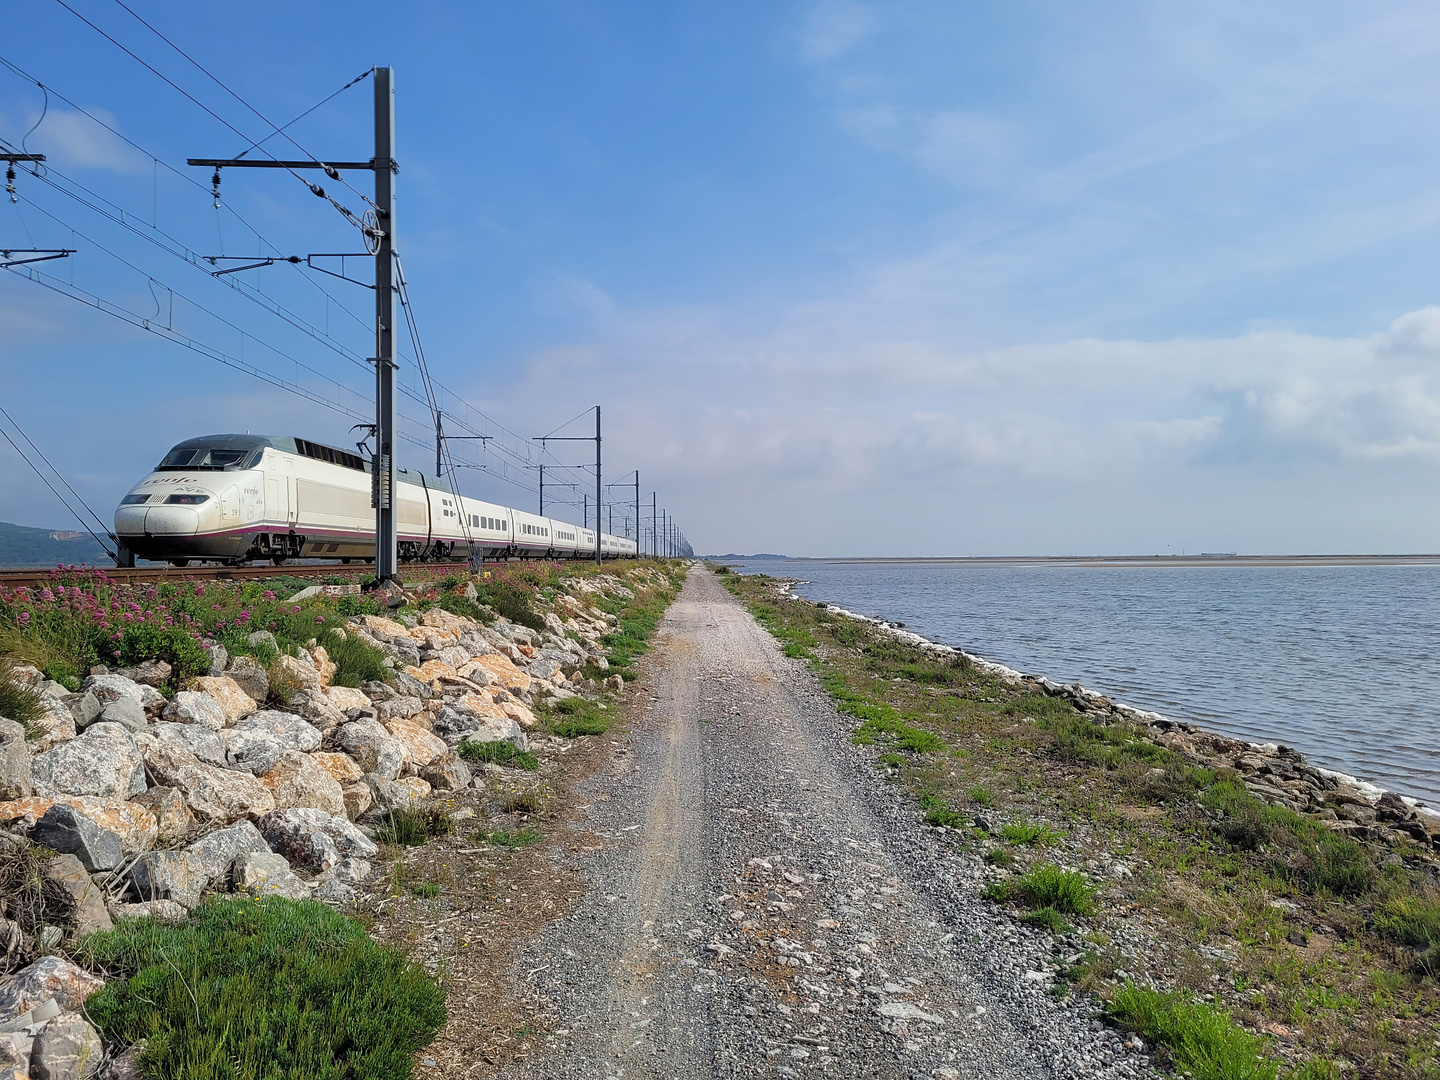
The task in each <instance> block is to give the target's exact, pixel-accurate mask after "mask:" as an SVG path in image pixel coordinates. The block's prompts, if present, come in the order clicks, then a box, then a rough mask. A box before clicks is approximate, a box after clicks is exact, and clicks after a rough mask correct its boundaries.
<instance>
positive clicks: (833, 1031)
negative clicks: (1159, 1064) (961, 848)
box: [506, 570, 1153, 1080]
mask: <svg viewBox="0 0 1440 1080" xmlns="http://www.w3.org/2000/svg"><path fill="white" fill-rule="evenodd" d="M650 668H651V685H652V686H654V687H655V688H656V689H655V691H654V697H653V700H652V702H651V707H650V709H649V711H648V713H647V714H646V715H644V716H642V717H640V718H639V719H638V720H637V721H636V722H635V723H634V724H633V725H632V726H631V729H630V731H629V733H628V752H627V753H624V754H622V755H621V756H619V757H618V758H617V764H616V765H615V766H614V767H613V768H611V769H608V770H606V771H604V772H602V773H601V774H599V775H598V776H596V777H595V778H594V779H593V780H592V781H591V782H590V783H589V785H588V798H589V799H590V801H591V809H590V811H589V812H588V813H587V814H585V815H583V817H584V818H585V820H586V823H587V825H588V826H589V828H590V830H591V832H592V834H593V835H595V836H597V837H599V838H600V843H601V850H599V851H598V852H595V853H593V855H592V856H590V857H587V858H586V860H585V862H584V863H583V864H582V869H583V871H584V872H585V874H586V875H587V876H588V878H589V879H590V881H591V882H592V883H593V885H594V888H593V889H592V891H591V892H590V893H589V894H588V895H587V896H586V897H585V898H583V899H582V900H581V901H580V902H579V904H578V905H577V906H576V907H575V909H574V910H573V911H572V912H571V913H570V914H568V915H567V916H565V917H564V918H562V919H559V920H556V921H555V922H554V923H551V924H550V926H548V927H547V928H546V930H545V931H544V932H543V933H542V934H541V935H539V936H538V937H537V938H536V939H535V941H534V942H533V943H532V946H531V947H530V949H529V950H528V952H527V955H526V956H525V958H524V959H523V961H522V966H523V970H522V971H520V972H518V973H517V978H520V979H523V980H525V981H526V985H527V986H528V987H529V988H530V990H531V992H532V993H535V994H537V995H538V996H539V997H540V999H541V1000H542V1001H543V1002H545V1007H546V1009H547V1011H548V1012H549V1014H550V1015H549V1026H550V1033H549V1036H548V1038H547V1039H546V1040H545V1043H546V1046H545V1048H544V1049H543V1050H541V1051H539V1052H538V1053H536V1054H534V1055H533V1056H531V1057H530V1058H529V1059H528V1060H526V1061H523V1062H521V1063H519V1064H517V1065H515V1066H513V1067H512V1068H511V1069H510V1070H509V1071H508V1072H507V1074H506V1075H508V1076H513V1077H517V1078H519V1077H525V1078H533V1077H615V1078H639V1077H656V1078H660V1077H665V1078H677V1080H678V1078H691V1077H752V1076H770V1077H775V1076H782V1077H796V1076H803V1075H822V1076H837V1077H860V1076H864V1077H897V1078H900V1077H903V1078H910V1077H938V1078H941V1080H951V1078H956V1077H977V1078H978V1077H986V1078H993V1077H1016V1078H1019V1077H1026V1078H1029V1077H1047V1076H1085V1077H1090V1076H1141V1075H1144V1076H1149V1075H1153V1073H1152V1071H1151V1069H1150V1067H1149V1064H1148V1062H1147V1061H1146V1059H1145V1058H1144V1057H1143V1055H1139V1054H1136V1053H1134V1052H1131V1051H1129V1050H1127V1049H1126V1048H1125V1047H1123V1046H1122V1045H1121V1042H1120V1039H1119V1038H1118V1037H1117V1036H1116V1035H1115V1034H1114V1033H1113V1032H1111V1031H1109V1030H1107V1029H1104V1028H1103V1027H1102V1026H1101V1025H1100V1024H1099V1023H1098V1022H1097V1021H1094V1020H1092V1019H1091V1018H1090V1017H1088V1016H1087V1015H1083V1014H1082V1013H1081V1012H1079V1011H1078V1010H1075V1009H1066V1008H1061V1007H1059V1006H1057V1005H1056V1004H1055V1003H1054V1002H1053V1000H1052V999H1051V997H1050V995H1049V993H1048V988H1049V985H1050V972H1051V971H1052V970H1053V966H1054V964H1055V962H1056V958H1055V956H1054V955H1053V953H1052V951H1051V950H1052V945H1051V941H1050V939H1049V938H1048V937H1047V936H1045V935H1043V934H1040V933H1032V932H1030V931H1028V930H1025V929H1023V928H1016V927H1015V926H1014V925H1013V924H1012V923H1011V922H1010V921H1009V920H1008V919H1006V918H1004V917H1002V916H1000V915H998V914H996V913H993V912H991V911H989V910H987V908H986V906H985V905H984V904H983V903H982V902H980V901H979V900H978V899H977V892H978V888H979V875H978V873H977V869H976V867H975V866H974V865H973V864H972V863H969V862H967V860H966V858H965V857H964V856H961V855H958V854H956V853H954V852H953V851H952V850H950V848H949V847H947V843H946V841H945V838H944V837H943V836H942V835H940V834H938V833H937V832H936V831H935V830H932V829H929V828H927V827H926V826H924V825H923V823H922V822H921V821H920V820H919V816H918V814H917V813H916V812H915V810H914V807H913V803H912V802H909V801H908V800H905V799H902V798H901V797H900V796H899V794H898V793H896V792H895V791H893V790H892V789H891V788H890V787H889V786H888V785H887V784H886V783H885V782H884V781H883V780H882V779H881V778H880V777H879V776H878V775H876V772H877V771H876V770H875V768H874V766H873V765H872V764H871V763H870V761H869V754H868V753H867V752H862V751H859V750H857V749H856V748H855V747H854V746H853V745H852V744H851V743H850V741H849V732H850V729H851V725H850V724H849V723H847V722H846V720H845V719H844V718H842V717H840V716H838V715H837V714H836V713H835V712H834V710H833V708H832V707H831V705H830V702H829V699H828V697H827V696H826V695H825V693H824V692H823V690H822V689H821V688H820V687H819V686H818V684H817V683H816V681H815V679H814V677H813V675H811V674H810V672H809V671H808V670H807V669H806V668H805V667H804V665H803V664H801V663H799V662H796V661H791V660H788V659H786V658H785V657H784V656H782V655H781V654H780V653H779V651H778V650H777V648H776V646H775V643H774V641H773V639H772V638H771V637H770V636H769V635H768V634H767V633H765V631H764V630H763V629H761V628H760V627H759V626H758V625H757V624H756V623H755V621H754V620H753V619H752V618H751V617H750V615H749V614H748V613H747V612H746V611H745V610H744V609H743V608H742V607H741V606H740V605H739V604H738V603H737V602H736V601H735V600H734V599H733V598H732V597H731V596H730V595H729V593H727V592H726V591H725V590H724V589H723V588H722V587H721V586H720V584H719V583H718V582H717V581H716V580H715V579H714V578H713V577H712V576H711V575H710V574H709V573H707V572H705V571H703V570H696V571H694V572H693V573H692V574H691V575H690V578H689V581H688V582H687V584H686V587H685V589H684V591H683V592H682V594H681V596H680V598H679V599H678V600H677V601H676V603H675V604H674V605H673V606H672V607H671V609H670V611H669V613H668V614H667V615H666V617H665V620H664V623H663V624H662V626H661V629H660V631H659V632H658V635H657V639H656V650H655V652H654V653H653V654H652V660H651V664H650Z"/></svg>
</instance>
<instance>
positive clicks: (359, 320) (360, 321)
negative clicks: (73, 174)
mask: <svg viewBox="0 0 1440 1080" xmlns="http://www.w3.org/2000/svg"><path fill="white" fill-rule="evenodd" d="M0 65H3V66H4V67H6V68H8V69H9V70H10V71H11V73H13V74H14V75H16V76H17V77H19V78H21V79H24V80H25V81H26V82H29V83H33V84H34V85H35V86H37V87H38V88H39V89H40V90H41V91H42V92H44V93H45V94H47V95H49V94H54V95H55V97H57V98H59V99H60V100H61V101H63V102H64V103H65V104H66V105H68V106H70V108H72V109H74V110H75V111H76V112H78V113H80V114H81V115H82V116H84V117H86V118H87V119H89V120H90V121H91V122H92V123H95V124H98V125H99V126H100V127H102V128H104V129H105V130H106V131H108V132H110V134H112V135H114V136H115V137H116V138H117V139H120V140H121V141H122V142H124V143H125V144H126V145H128V146H130V147H131V148H133V149H135V150H138V151H139V152H140V153H142V154H144V155H145V156H146V157H148V158H149V159H150V160H151V161H152V162H154V163H155V164H156V165H163V166H164V167H165V170H166V171H167V172H169V173H170V174H171V175H172V176H175V177H177V178H178V179H180V180H183V181H184V182H185V183H187V184H189V185H190V186H192V187H194V188H195V189H196V190H197V191H201V192H204V193H205V194H207V195H208V194H209V193H210V189H209V188H207V187H206V186H205V185H204V184H202V183H200V181H198V180H196V179H195V178H194V177H193V176H191V175H190V174H189V173H187V172H182V171H181V170H180V169H177V168H175V166H173V165H171V164H170V163H169V162H168V161H163V160H161V158H160V157H159V156H158V155H157V154H154V153H152V152H151V151H149V150H147V149H146V148H145V147H143V146H141V145H140V144H139V143H137V142H136V141H135V140H134V139H131V138H130V137H129V136H127V135H124V134H122V133H121V132H119V131H118V130H116V129H115V128H114V127H112V126H111V125H110V124H107V123H106V122H105V121H104V120H102V119H100V117H98V116H96V115H95V114H94V113H92V112H90V111H89V110H87V109H86V108H84V106H81V105H77V104H76V103H75V102H74V101H72V100H71V99H70V98H68V97H66V96H65V95H64V94H62V93H60V92H59V91H58V90H56V89H55V88H54V87H53V86H49V85H48V84H46V83H42V82H41V81H40V80H39V79H37V78H36V77H35V76H34V75H31V74H30V73H29V72H27V71H26V70H25V69H23V68H21V67H20V66H19V65H17V64H16V63H14V62H13V61H11V60H9V59H7V58H6V57H4V56H0ZM44 171H54V170H53V169H52V168H51V167H50V166H49V165H48V164H47V165H46V166H45V169H44ZM36 175H37V176H39V175H43V172H42V171H41V170H40V169H38V168H37V170H36ZM72 182H73V181H72ZM107 201H108V200H107ZM111 205H114V204H113V203H112V204H111ZM224 209H225V212H226V213H228V214H230V216H231V217H233V218H235V220H236V221H238V222H239V223H240V224H241V225H243V226H244V227H245V228H246V229H248V230H249V231H250V234H251V235H252V236H254V237H255V238H256V239H257V240H259V241H260V242H261V243H262V244H264V245H265V246H266V247H267V248H269V249H270V251H271V253H272V254H274V255H276V256H279V255H280V254H281V252H280V248H279V245H277V244H274V243H272V242H271V241H270V240H269V239H268V238H267V237H266V236H265V235H264V234H263V233H261V232H260V230H259V229H257V228H255V226H254V225H252V224H251V223H250V222H249V221H247V220H246V219H245V218H244V217H243V216H242V215H241V214H240V213H238V212H237V211H236V210H235V208H234V207H232V206H231V205H230V204H229V203H228V202H227V203H225V204H224ZM138 217H139V215H137V218H138ZM139 220H144V219H143V218H139ZM151 227H152V228H156V229H157V230H158V226H157V225H156V224H155V222H154V221H153V219H152V222H151ZM286 265H287V266H290V269H292V270H293V271H295V273H297V274H298V275H299V276H300V279H301V280H302V281H304V282H306V283H307V284H308V285H310V287H311V288H313V289H315V290H317V291H318V292H319V293H320V294H321V295H323V296H324V297H325V298H326V299H327V300H328V301H329V302H330V303H333V304H334V305H335V306H336V307H337V308H338V309H339V310H340V311H342V312H344V313H345V314H346V315H348V316H350V318H351V319H353V320H354V321H355V323H356V325H358V326H360V327H362V328H364V329H366V330H369V331H371V332H373V331H374V324H373V322H372V321H370V320H367V319H366V318H365V317H364V316H362V315H360V314H358V313H357V312H355V311H354V310H353V309H352V308H351V307H350V306H349V305H348V304H346V303H345V302H344V301H343V300H341V299H340V298H339V297H338V296H335V295H334V294H333V293H331V292H330V291H329V290H328V289H326V288H325V287H324V286H323V285H321V284H320V282H318V281H317V280H315V279H314V278H313V277H311V276H310V275H308V274H306V273H305V272H304V271H303V270H301V269H300V268H299V267H298V266H294V265H291V264H289V263H287V264H286Z"/></svg>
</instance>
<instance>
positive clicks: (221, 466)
mask: <svg viewBox="0 0 1440 1080" xmlns="http://www.w3.org/2000/svg"><path fill="white" fill-rule="evenodd" d="M393 494H394V499H395V507H396V522H397V531H398V534H399V535H398V554H399V556H400V558H401V559H402V560H404V561H411V560H416V559H434V560H444V559H456V560H468V559H470V558H471V557H472V555H474V554H482V555H483V556H484V557H485V558H491V559H498V558H511V557H521V558H525V557H528V558H588V557H589V556H590V555H592V554H593V553H594V551H595V535H594V533H593V532H590V531H589V530H587V529H580V528H577V527H576V526H574V525H571V524H569V523H568V522H564V521H557V520H554V519H552V518H546V517H541V516H539V515H537V514H528V513H526V512H525V511H523V510H516V509H513V508H510V507H505V506H500V505H498V504H495V503H489V502H485V501H483V500H479V499H469V498H465V497H464V496H461V495H459V494H458V493H457V492H455V491H454V490H453V489H452V486H451V485H450V483H449V482H448V481H446V480H443V479H442V478H440V477H437V476H431V475H428V474H426V473H421V472H417V471H415V470H411V469H398V468H397V469H396V470H395V490H394V493H393ZM115 533H116V536H117V538H118V539H119V541H120V543H121V544H123V545H124V546H125V548H126V549H127V550H128V552H129V553H130V554H131V556H133V557H138V558H142V559H151V560H158V561H169V562H171V563H174V564H175V565H178V566H184V565H187V564H188V563H189V562H190V561H192V560H203V561H212V562H222V563H241V562H248V561H253V560H264V559H269V560H271V561H273V562H275V563H277V564H278V563H281V562H284V561H285V560H286V559H294V558H307V559H308V558H331V559H339V560H340V561H342V562H349V561H351V560H352V559H367V560H368V559H373V558H374V557H375V512H374V510H373V509H372V508H371V476H370V463H369V462H368V461H367V460H366V459H365V458H364V457H362V456H360V455H359V454H356V453H353V452H351V451H348V450H341V449H338V448H336V447H333V446H325V445H324V444H321V443H316V442H312V441H310V440H307V439H300V438H289V437H272V436H262V435H206V436H201V437H199V438H195V439H188V440H186V441H185V442H182V443H180V444H178V445H177V446H175V447H174V448H173V449H172V450H171V451H170V452H169V453H168V454H166V455H165V457H164V458H163V459H162V460H161V462H160V464H159V465H157V466H156V467H155V470H154V471H153V472H152V473H150V475H149V476H147V477H145V478H144V479H143V480H141V481H140V482H139V483H138V484H136V485H135V486H134V487H133V488H132V489H131V491H130V493H129V494H128V495H126V496H125V497H124V498H123V499H122V500H121V501H120V506H119V507H118V508H117V509H116V511H115ZM601 550H602V553H603V554H604V555H605V556H607V557H634V556H635V554H636V553H637V545H636V544H635V542H634V541H633V540H628V539H626V538H624V537H611V536H604V535H602V537H601Z"/></svg>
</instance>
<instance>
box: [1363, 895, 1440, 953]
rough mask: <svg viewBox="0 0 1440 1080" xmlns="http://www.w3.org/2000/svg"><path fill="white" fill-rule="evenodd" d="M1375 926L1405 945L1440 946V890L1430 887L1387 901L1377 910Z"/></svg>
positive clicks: (1374, 920)
mask: <svg viewBox="0 0 1440 1080" xmlns="http://www.w3.org/2000/svg"><path fill="white" fill-rule="evenodd" d="M1373 925H1374V927H1375V929H1376V930H1377V931H1379V932H1380V933H1382V934H1384V935H1386V936H1387V937H1391V938H1394V939H1395V940H1396V941H1399V942H1401V943H1402V944H1405V945H1414V946H1417V947H1419V946H1424V945H1440V892H1436V891H1435V890H1433V889H1431V890H1426V891H1425V892H1424V893H1417V894H1413V895H1410V896H1397V897H1394V898H1393V899H1390V900H1387V901H1386V902H1385V903H1384V904H1382V905H1381V906H1380V909H1379V910H1378V911H1376V913H1375V916H1374V919H1373Z"/></svg>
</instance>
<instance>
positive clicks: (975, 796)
mask: <svg viewBox="0 0 1440 1080" xmlns="http://www.w3.org/2000/svg"><path fill="white" fill-rule="evenodd" d="M965 797H966V798H967V799H969V800H970V801H971V802H972V803H974V804H975V805H976V806H994V805H995V793H994V792H993V791H991V790H990V789H989V788H988V787H984V786H983V785H978V784H977V785H976V786H975V787H972V788H971V789H970V790H969V791H967V792H966V793H965Z"/></svg>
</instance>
